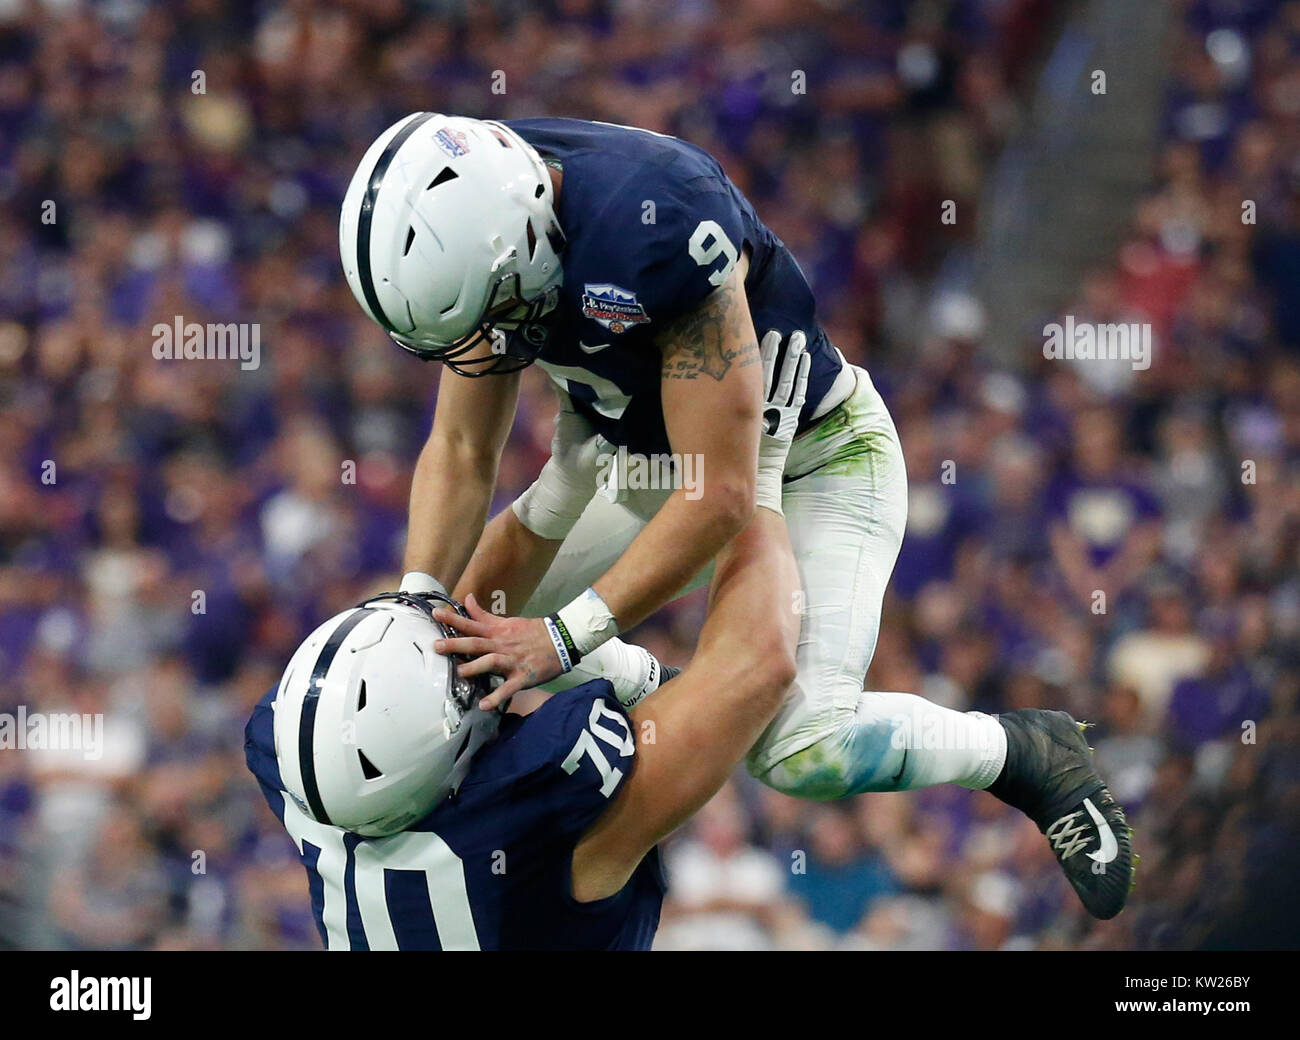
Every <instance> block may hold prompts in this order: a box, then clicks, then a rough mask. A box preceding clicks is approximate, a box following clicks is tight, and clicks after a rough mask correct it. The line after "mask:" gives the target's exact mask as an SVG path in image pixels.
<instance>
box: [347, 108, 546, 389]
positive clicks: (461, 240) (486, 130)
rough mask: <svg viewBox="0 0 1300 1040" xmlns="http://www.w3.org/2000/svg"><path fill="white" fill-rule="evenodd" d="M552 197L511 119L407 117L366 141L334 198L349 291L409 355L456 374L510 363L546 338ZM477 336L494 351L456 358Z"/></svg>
mask: <svg viewBox="0 0 1300 1040" xmlns="http://www.w3.org/2000/svg"><path fill="white" fill-rule="evenodd" d="M554 202H555V190H554V186H553V185H552V183H551V178H550V175H549V174H548V172H547V170H546V165H545V163H543V162H542V160H541V157H540V156H539V155H538V154H537V152H536V150H535V149H534V148H533V147H532V146H531V145H529V144H528V143H527V142H525V141H524V139H523V138H522V137H520V136H519V135H518V134H516V133H515V132H514V131H513V130H511V129H510V128H509V127H506V126H505V125H503V124H501V123H496V122H490V121H486V120H481V119H468V118H465V117H462V116H445V115H439V114H437V113H433V112H418V113H416V114H415V115H411V116H407V117H406V118H405V119H403V120H401V121H400V122H398V123H395V124H394V125H393V126H390V127H389V128H388V129H387V130H385V131H384V132H383V133H382V134H380V135H379V138H378V140H376V141H375V143H374V144H372V145H371V146H370V149H369V150H368V151H367V152H366V154H365V156H364V158H362V160H361V165H360V166H358V167H357V172H356V173H355V174H353V177H352V183H351V184H349V185H348V190H347V194H346V196H345V197H344V199H343V211H342V214H341V216H340V218H339V253H340V255H341V256H342V258H343V270H344V272H345V273H346V275H347V279H348V285H349V286H350V287H351V289H352V295H353V296H355V297H356V298H357V302H358V303H360V304H361V306H362V308H363V309H364V310H365V312H366V313H367V314H368V315H369V316H370V317H371V318H373V319H374V320H375V321H376V322H378V323H379V324H380V325H381V326H383V327H384V328H385V329H386V330H387V331H388V334H389V335H390V336H391V337H392V338H393V340H394V341H395V342H396V343H397V345H398V346H400V347H402V349H404V350H407V351H409V352H410V353H412V354H414V355H416V356H417V357H419V358H422V359H424V360H426V361H444V362H446V363H447V364H448V365H450V366H451V367H452V368H454V369H456V371H458V372H461V373H462V374H464V375H485V374H487V373H488V372H503V371H517V370H518V369H520V368H523V367H524V366H525V365H528V364H531V363H532V362H533V361H534V360H535V359H536V357H537V355H538V354H539V353H540V352H541V350H542V348H543V347H544V346H545V345H546V337H547V327H546V325H545V323H544V322H543V321H542V319H543V317H544V316H545V315H546V314H547V313H549V312H550V311H551V310H552V309H553V308H554V306H555V302H556V298H557V296H558V292H559V285H560V280H561V275H562V272H561V266H560V253H561V251H562V250H563V248H564V236H563V234H562V233H561V232H560V227H559V224H558V223H557V222H556V219H555V211H554V208H553V206H554ZM494 330H495V332H496V333H497V336H496V338H495V339H493V338H491V337H492V332H493V331H494ZM480 337H489V339H488V342H490V343H492V345H493V352H492V353H491V354H490V355H488V356H486V357H482V358H479V359H467V358H465V357H464V355H465V354H466V353H467V352H469V351H471V350H473V349H475V347H476V346H477V345H478V343H479V340H480Z"/></svg>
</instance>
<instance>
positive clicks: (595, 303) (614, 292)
mask: <svg viewBox="0 0 1300 1040" xmlns="http://www.w3.org/2000/svg"><path fill="white" fill-rule="evenodd" d="M582 288H583V293H582V313H583V314H585V315H586V316H587V317H588V318H590V319H591V320H592V321H594V322H596V323H598V324H599V325H602V326H604V327H605V328H607V329H609V331H610V332H615V333H617V332H626V331H627V330H628V329H629V328H631V327H632V326H633V325H644V324H645V323H646V322H648V321H649V320H650V316H649V315H648V314H646V312H645V308H644V307H642V306H641V304H640V303H638V302H637V298H636V293H634V292H628V291H627V290H626V289H624V288H622V287H621V286H617V285H591V284H590V283H588V284H587V285H584V286H583V287H582Z"/></svg>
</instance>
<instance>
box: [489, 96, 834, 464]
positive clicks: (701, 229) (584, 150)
mask: <svg viewBox="0 0 1300 1040" xmlns="http://www.w3.org/2000/svg"><path fill="white" fill-rule="evenodd" d="M506 125H507V126H509V127H510V128H511V129H512V130H514V131H515V132H516V133H518V134H519V136H520V137H522V138H523V139H524V140H525V141H527V142H528V143H529V144H531V145H532V146H533V147H534V148H536V149H537V150H538V152H540V153H541V154H542V156H543V158H547V159H553V160H556V161H558V162H559V163H560V165H561V167H562V171H563V174H564V181H563V184H562V186H561V188H560V196H559V201H558V212H557V216H558V218H559V222H560V227H561V229H563V231H564V235H565V238H566V240H567V244H566V246H565V249H564V253H563V257H562V259H563V263H564V284H563V286H562V287H561V289H560V299H559V304H558V306H557V313H556V314H555V315H554V317H553V319H552V320H553V322H554V324H553V328H552V332H551V337H550V341H549V343H548V344H547V346H546V349H545V350H543V351H542V354H541V358H540V359H539V362H538V363H539V364H540V365H541V366H542V367H543V368H544V369H546V371H547V372H548V373H550V375H551V377H552V378H553V379H555V380H556V381H557V382H560V383H561V384H562V385H563V386H564V387H565V389H567V390H568V392H569V394H570V396H571V397H572V398H573V399H574V401H575V404H576V405H577V407H578V409H579V411H581V412H582V413H583V414H584V415H586V416H587V418H588V419H590V420H591V422H592V424H593V425H594V426H595V428H596V429H597V430H598V431H599V432H600V433H603V434H604V435H605V436H606V437H607V438H609V440H611V441H612V442H613V443H615V444H619V445H625V446H626V447H627V448H628V450H629V451H633V452H640V453H642V454H647V455H649V454H657V453H660V452H667V451H669V444H668V435H667V433H666V431H665V429H664V420H663V407H662V404H661V402H660V397H659V380H660V368H661V359H660V353H659V350H658V348H657V347H656V346H655V343H654V339H655V336H656V335H657V334H658V333H659V332H660V331H662V330H663V329H664V327H665V326H666V325H668V324H669V323H670V322H671V321H673V320H674V319H675V318H679V317H681V316H683V315H684V314H687V313H689V312H690V311H692V310H694V309H695V308H696V307H698V306H699V304H700V303H701V302H702V301H703V300H704V299H705V297H707V296H708V295H709V294H710V293H711V292H712V291H713V290H714V289H716V288H717V287H718V286H719V285H721V284H722V283H723V282H724V281H725V280H726V277H727V275H729V274H730V272H731V269H732V268H733V267H734V265H735V263H736V262H737V260H738V259H739V257H740V255H741V253H742V252H744V251H746V250H748V251H749V253H750V262H749V273H748V275H747V276H746V278H745V292H746V295H747V296H748V299H749V310H750V314H751V316H752V317H753V321H754V329H755V330H756V332H757V333H758V335H759V336H760V337H761V336H762V335H763V334H764V333H766V332H767V331H768V330H769V329H776V330H778V331H779V332H780V333H781V338H782V342H784V341H785V339H786V337H787V336H789V334H790V333H791V332H794V331H796V330H802V331H803V333H804V334H805V335H806V336H807V337H808V353H809V355H810V356H811V358H812V367H811V369H810V370H809V377H808V398H807V403H806V404H805V405H804V409H803V414H802V415H801V416H800V429H804V428H806V427H807V425H808V424H809V422H810V420H811V417H812V415H813V413H814V411H815V410H816V409H817V407H818V405H819V404H820V403H821V401H822V399H823V397H825V395H826V394H827V392H828V391H829V390H830V388H831V385H832V383H833V382H834V381H835V377H836V375H837V374H838V373H839V371H840V367H841V365H842V364H843V362H842V361H841V360H840V357H839V354H838V352H837V351H836V350H835V349H834V347H832V346H831V343H830V340H829V339H827V337H826V333H825V332H824V331H823V330H822V328H821V326H820V325H818V323H817V317H816V313H815V308H814V303H813V294H812V290H811V289H809V287H808V283H807V281H806V280H805V279H804V276H803V272H802V271H800V270H799V265H798V264H797V263H796V262H795V259H794V257H793V256H791V255H790V251H789V250H788V249H786V248H785V246H784V245H783V244H782V243H781V240H780V239H778V238H777V237H776V236H775V235H774V234H772V232H771V231H769V230H768V228H767V227H766V226H765V225H764V224H763V222H762V221H761V220H759V219H758V215H757V214H756V213H755V212H754V207H753V206H751V205H750V204H749V202H748V200H747V199H746V198H745V197H744V196H743V195H742V194H741V193H740V190H739V189H738V188H737V187H736V186H735V185H734V184H732V183H731V181H730V180H728V179H727V175H726V174H725V173H723V172H722V167H721V166H719V165H718V163H717V161H716V160H715V159H714V158H713V157H712V156H710V155H709V154H708V153H707V152H705V151H703V150H701V149H699V148H696V147H695V146H694V145H691V144H687V143H686V142H685V141H680V140H678V139H677V138H675V137H666V136H664V135H663V134H656V133H653V132H651V131H649V130H637V129H634V128H632V127H626V126H614V125H612V124H609V123H589V122H585V121H583V120H579V119H517V120H509V121H507V124H506Z"/></svg>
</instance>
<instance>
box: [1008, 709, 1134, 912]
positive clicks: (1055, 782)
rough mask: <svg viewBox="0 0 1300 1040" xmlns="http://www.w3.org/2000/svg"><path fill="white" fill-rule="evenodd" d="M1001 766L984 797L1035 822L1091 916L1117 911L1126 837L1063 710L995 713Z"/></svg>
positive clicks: (1129, 846) (1123, 897) (1126, 878)
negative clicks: (1002, 734)
mask: <svg viewBox="0 0 1300 1040" xmlns="http://www.w3.org/2000/svg"><path fill="white" fill-rule="evenodd" d="M998 719H999V721H1001V723H1002V728H1003V729H1005V730H1006V733H1007V761H1006V765H1005V766H1004V767H1003V770H1002V773H1001V775H1000V776H999V777H998V778H997V780H995V781H994V782H993V784H992V785H991V786H990V787H989V791H990V793H992V794H994V795H996V796H997V797H998V798H1001V799H1002V800H1003V801H1004V802H1006V803H1007V804H1008V805H1011V806H1014V807H1015V808H1017V809H1019V810H1020V811H1021V812H1023V813H1024V814H1025V815H1026V816H1028V817H1029V818H1030V819H1031V820H1033V821H1034V823H1036V824H1037V825H1038V829H1039V830H1040V831H1042V832H1043V834H1044V835H1045V836H1046V838H1047V841H1048V843H1049V844H1050V845H1051V848H1052V852H1053V853H1054V854H1055V855H1056V861H1057V862H1058V863H1059V864H1060V865H1061V869H1062V870H1063V871H1065V876H1066V878H1067V880H1069V882H1070V884H1071V885H1072V886H1073V887H1074V890H1075V892H1077V893H1078V894H1079V899H1080V900H1082V902H1083V905H1084V907H1085V909H1087V911H1088V913H1090V914H1092V916H1093V917H1097V918H1100V919H1101V920H1103V921H1105V920H1109V919H1110V918H1112V917H1114V916H1115V915H1116V914H1118V913H1119V912H1120V911H1121V910H1123V909H1124V904H1125V902H1126V901H1127V900H1128V894H1129V891H1130V889H1131V887H1132V880H1133V858H1134V857H1133V840H1132V832H1131V830H1130V829H1129V826H1128V821H1127V820H1126V819H1125V818H1124V810H1123V809H1122V808H1121V807H1120V805H1119V804H1118V803H1117V802H1116V801H1115V799H1114V798H1113V797H1112V796H1111V793H1110V789H1109V788H1107V786H1106V784H1105V782H1104V781H1103V780H1102V778H1101V776H1100V775H1099V774H1098V773H1097V769H1096V766H1095V765H1094V764H1093V760H1092V749H1091V748H1090V747H1088V742H1087V740H1085V739H1084V736H1083V731H1084V729H1085V727H1084V726H1083V725H1081V724H1080V723H1077V722H1075V721H1074V719H1072V718H1071V717H1070V716H1069V715H1068V714H1066V713H1065V712H1063V711H1044V710H1040V709H1037V708H1028V709H1022V710H1020V711H1009V712H1005V713H1003V714H1002V715H999V716H998Z"/></svg>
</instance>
